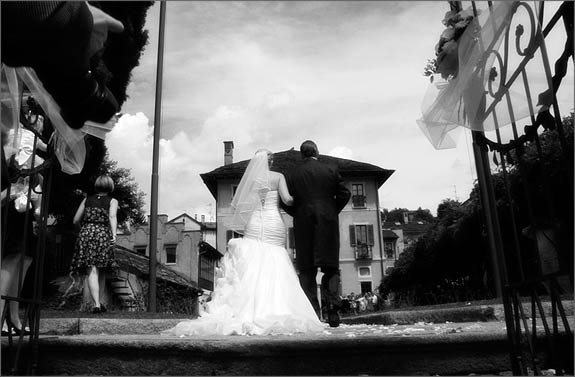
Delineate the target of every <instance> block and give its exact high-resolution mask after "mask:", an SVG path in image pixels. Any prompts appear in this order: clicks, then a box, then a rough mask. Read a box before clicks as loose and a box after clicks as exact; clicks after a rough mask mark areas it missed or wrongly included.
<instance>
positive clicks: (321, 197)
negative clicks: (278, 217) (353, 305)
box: [286, 140, 351, 327]
mask: <svg viewBox="0 0 575 377" xmlns="http://www.w3.org/2000/svg"><path fill="white" fill-rule="evenodd" d="M300 152H301V156H302V158H303V164H301V165H298V166H296V167H295V168H293V169H292V170H291V171H290V172H289V173H288V175H287V177H286V180H287V184H288V189H289V191H290V193H291V195H292V196H293V197H294V205H293V207H292V208H291V209H290V210H289V211H288V213H289V214H290V215H292V216H293V222H294V235H295V246H296V265H297V268H298V270H299V279H300V284H301V286H302V288H303V290H304V292H305V293H306V295H307V297H308V298H309V300H310V302H311V304H312V305H313V308H314V309H315V311H316V313H319V312H320V310H321V308H320V307H319V302H318V298H317V284H316V275H317V268H318V267H320V268H321V271H322V272H323V274H324V275H323V277H322V280H321V287H322V298H323V301H324V302H323V304H324V305H325V307H326V308H327V313H328V322H329V325H330V326H331V327H337V326H339V323H340V319H339V314H338V310H339V308H340V305H341V300H340V298H339V285H340V272H339V213H340V212H341V210H342V209H343V207H345V205H346V204H347V202H348V200H349V197H350V195H351V194H350V192H349V190H348V189H347V188H346V187H345V185H344V184H343V181H342V178H341V176H340V174H339V171H338V168H337V166H332V165H328V164H326V163H323V162H320V161H318V156H319V151H318V148H317V145H316V144H315V143H314V142H313V141H311V140H306V141H304V142H303V143H302V145H301V147H300Z"/></svg>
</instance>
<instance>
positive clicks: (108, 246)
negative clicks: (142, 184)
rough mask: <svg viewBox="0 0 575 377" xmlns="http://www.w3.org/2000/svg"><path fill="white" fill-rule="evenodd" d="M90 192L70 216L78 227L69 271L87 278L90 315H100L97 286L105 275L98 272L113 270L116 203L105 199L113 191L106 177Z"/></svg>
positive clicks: (102, 306)
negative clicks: (92, 302) (84, 274)
mask: <svg viewBox="0 0 575 377" xmlns="http://www.w3.org/2000/svg"><path fill="white" fill-rule="evenodd" d="M94 191H95V194H94V195H90V196H88V197H86V198H85V199H84V200H83V201H82V203H81V204H80V206H79V207H78V210H77V211H76V215H75V216H74V224H78V223H79V222H80V221H81V222H82V224H81V228H80V234H79V235H78V238H77V240H76V252H75V254H74V257H73V258H72V265H71V270H72V271H73V272H76V271H77V272H79V273H82V272H85V273H86V274H87V275H88V277H87V281H88V289H89V290H90V294H91V296H92V299H93V300H94V308H93V309H92V313H102V312H105V311H106V307H105V306H104V305H102V304H101V303H100V286H101V285H103V284H104V278H105V275H104V274H100V273H99V272H100V271H101V270H102V269H106V268H108V269H109V268H114V267H115V266H116V262H115V260H114V248H113V245H114V243H115V242H116V230H117V229H116V228H117V219H116V212H117V210H118V201H117V200H116V199H114V198H111V197H110V196H109V194H110V193H111V192H112V191H114V181H113V180H112V178H110V176H108V175H101V176H99V177H98V178H97V179H96V182H95V183H94Z"/></svg>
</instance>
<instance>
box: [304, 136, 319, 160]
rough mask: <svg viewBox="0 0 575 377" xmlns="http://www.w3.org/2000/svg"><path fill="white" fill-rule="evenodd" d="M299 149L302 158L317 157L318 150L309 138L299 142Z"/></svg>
mask: <svg viewBox="0 0 575 377" xmlns="http://www.w3.org/2000/svg"><path fill="white" fill-rule="evenodd" d="M299 151H300V153H301V156H302V157H303V158H307V157H318V156H319V151H318V149H317V145H315V143H314V142H313V141H311V140H306V141H304V142H303V143H302V144H301V147H299Z"/></svg>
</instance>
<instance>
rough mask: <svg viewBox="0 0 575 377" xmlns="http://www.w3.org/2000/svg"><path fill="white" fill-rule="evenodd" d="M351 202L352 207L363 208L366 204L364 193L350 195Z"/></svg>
mask: <svg viewBox="0 0 575 377" xmlns="http://www.w3.org/2000/svg"><path fill="white" fill-rule="evenodd" d="M351 204H352V207H353V208H365V205H366V199H365V195H352V196H351Z"/></svg>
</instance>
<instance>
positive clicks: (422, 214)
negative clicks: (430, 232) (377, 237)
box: [381, 207, 435, 223]
mask: <svg viewBox="0 0 575 377" xmlns="http://www.w3.org/2000/svg"><path fill="white" fill-rule="evenodd" d="M406 212H408V213H409V216H410V221H423V222H427V223H430V222H433V221H434V220H435V218H434V217H433V215H432V214H431V211H430V210H428V209H422V208H421V207H419V208H418V209H417V210H415V211H410V210H408V209H407V208H394V209H392V210H391V211H390V210H388V209H387V208H384V209H383V210H382V211H381V220H382V221H390V222H399V223H403V221H404V219H403V214H404V213H406Z"/></svg>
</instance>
